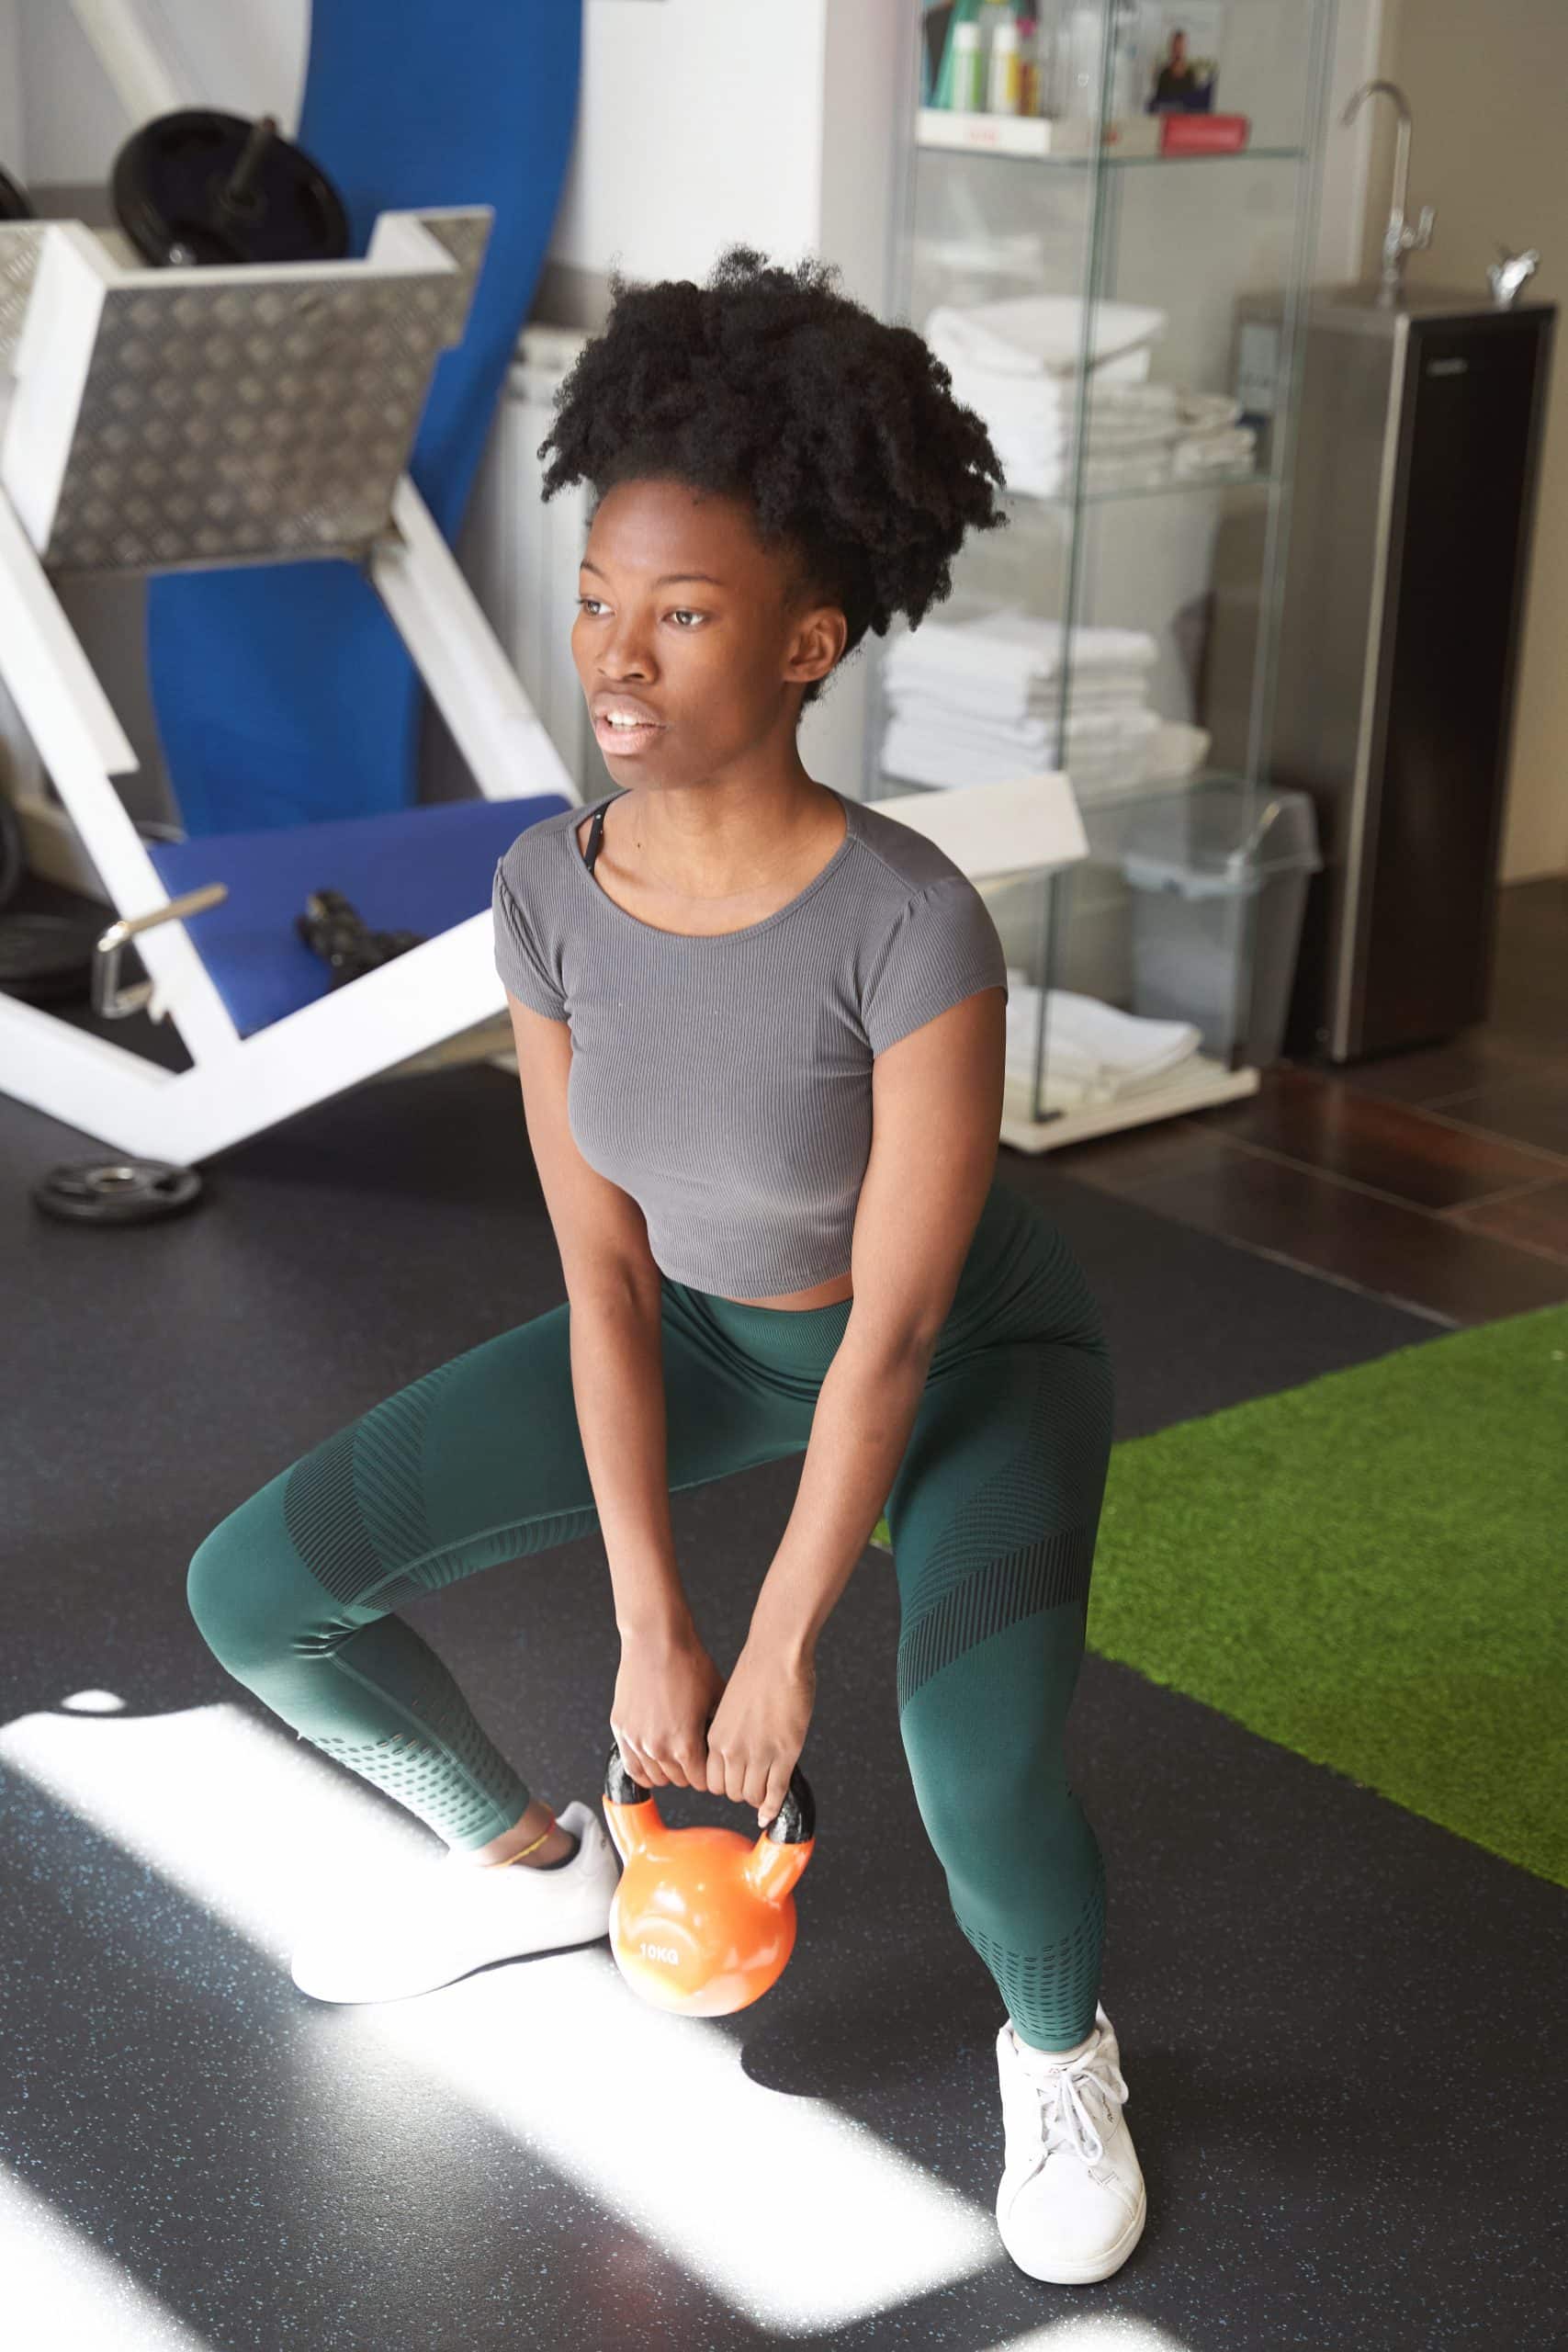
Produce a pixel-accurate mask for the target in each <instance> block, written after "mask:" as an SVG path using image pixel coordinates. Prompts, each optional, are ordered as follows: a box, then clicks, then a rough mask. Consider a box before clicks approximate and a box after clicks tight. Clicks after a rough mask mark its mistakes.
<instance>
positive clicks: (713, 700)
mask: <svg viewBox="0 0 1568 2352" xmlns="http://www.w3.org/2000/svg"><path fill="white" fill-rule="evenodd" d="M578 592H579V594H578V611H577V618H576V620H575V621H574V622H573V624H572V631H571V654H572V660H573V661H574V662H576V664H577V673H578V676H579V677H580V678H581V681H582V691H583V693H584V695H586V696H587V699H588V707H589V710H590V712H591V714H592V718H593V729H594V735H595V739H596V740H597V741H598V743H599V746H600V749H601V750H602V751H603V752H604V758H605V761H606V763H608V766H609V770H610V774H611V776H612V777H613V778H614V780H615V783H616V784H618V785H626V786H635V785H636V784H637V783H638V782H639V780H641V779H642V778H644V777H652V778H657V779H658V780H659V781H660V782H662V783H666V784H697V783H705V782H707V781H708V780H710V779H711V778H713V777H716V776H719V775H730V776H736V775H747V774H750V773H751V772H754V771H756V770H759V769H764V768H766V769H773V768H775V767H777V766H778V765H781V764H783V765H785V766H787V765H791V764H793V763H795V756H796V755H795V721H796V718H797V716H798V713H799V708H800V697H801V694H802V692H803V691H804V689H805V687H806V686H807V685H808V684H810V682H811V680H812V679H813V678H820V677H823V676H825V675H826V674H827V673H828V672H829V670H830V669H831V668H832V667H833V664H834V662H836V661H837V660H838V659H839V656H840V653H841V652H842V651H843V648H844V640H845V638H846V636H847V633H848V632H847V627H846V624H845V620H844V616H843V614H842V612H841V611H840V609H839V608H838V607H837V606H836V605H822V604H820V603H813V602H812V601H811V599H810V596H809V594H808V593H807V592H805V591H803V590H802V589H801V587H800V585H799V582H798V581H797V580H796V578H795V571H794V568H793V566H792V565H791V563H790V561H789V560H788V557H787V555H786V554H785V553H784V552H774V551H770V550H769V549H768V548H764V547H763V546H762V544H761V541H760V540H759V539H758V537H757V536H756V533H755V531H754V529H753V527H752V523H751V517H750V511H749V509H748V507H747V506H746V504H745V503H744V501H742V500H739V499H734V498H726V497H720V496H719V495H717V494H716V493H714V492H704V491H697V490H693V489H691V488H689V487H688V486H687V485H686V484H685V483H683V482H678V481H666V480H663V479H649V480H641V481H626V482H620V483H617V484H616V486H615V488H614V489H613V490H609V491H607V492H605V494H604V498H603V499H602V500H601V501H600V503H599V507H598V510H597V512H596V513H595V515H594V517H593V523H592V528H591V530H590V531H589V534H588V544H587V547H586V548H585V549H584V552H583V560H582V566H581V573H580V575H579V580H578ZM615 710H624V711H626V712H628V713H629V714H630V715H631V716H632V717H634V718H637V719H639V720H641V721H644V722H651V723H644V724H642V725H639V726H638V727H637V729H628V728H616V727H615V726H613V725H612V724H611V722H610V720H609V718H608V717H607V716H606V714H607V713H609V712H611V711H615Z"/></svg>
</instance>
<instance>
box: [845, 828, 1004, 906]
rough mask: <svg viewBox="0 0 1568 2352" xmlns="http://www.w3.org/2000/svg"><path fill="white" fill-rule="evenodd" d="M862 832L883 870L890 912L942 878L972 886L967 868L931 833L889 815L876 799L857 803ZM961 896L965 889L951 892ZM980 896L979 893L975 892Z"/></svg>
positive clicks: (877, 866)
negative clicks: (934, 840) (966, 872)
mask: <svg viewBox="0 0 1568 2352" xmlns="http://www.w3.org/2000/svg"><path fill="white" fill-rule="evenodd" d="M858 814H859V820H860V835H861V839H862V841H863V843H864V845H865V848H866V850H867V851H868V853H869V854H870V855H871V857H872V859H873V861H874V870H876V871H878V872H879V873H880V876H881V878H882V880H883V884H884V889H883V892H882V893H879V895H880V896H883V897H885V898H886V900H887V902H888V908H889V911H890V912H894V913H897V912H899V911H901V910H903V909H904V908H905V907H907V906H908V903H909V901H910V899H918V898H921V897H923V896H924V895H925V894H926V892H928V891H929V890H930V889H931V888H932V886H933V884H936V883H939V882H955V883H959V884H962V885H964V888H965V889H968V890H973V889H974V888H975V886H974V884H973V883H972V882H971V881H970V879H969V876H967V875H966V874H965V873H964V868H963V867H962V866H961V865H959V864H958V863H957V862H956V860H955V859H953V858H952V857H950V856H949V854H948V853H947V851H946V850H944V849H943V848H942V845H941V844H940V842H933V841H932V840H931V836H930V834H929V833H922V832H920V831H918V830H917V829H916V827H915V826H913V825H906V824H905V823H903V821H902V820H900V819H899V818H897V817H890V816H888V815H887V814H886V811H885V810H884V809H882V808H881V807H879V805H878V804H877V802H876V801H874V800H863V801H861V802H860V803H859V804H858ZM949 895H951V896H955V897H962V896H963V891H958V892H954V893H950V894H949ZM976 896H978V893H977V892H976Z"/></svg>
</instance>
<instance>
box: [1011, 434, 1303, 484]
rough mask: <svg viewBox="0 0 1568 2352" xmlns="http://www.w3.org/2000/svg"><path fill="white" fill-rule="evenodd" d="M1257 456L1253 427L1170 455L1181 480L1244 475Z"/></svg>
mask: <svg viewBox="0 0 1568 2352" xmlns="http://www.w3.org/2000/svg"><path fill="white" fill-rule="evenodd" d="M1257 454H1258V435H1257V434H1256V433H1254V432H1253V430H1252V428H1251V426H1250V425H1246V424H1236V425H1232V426H1230V427H1229V428H1228V429H1227V430H1225V431H1223V432H1219V433H1198V434H1194V435H1191V436H1190V438H1187V439H1183V440H1179V441H1178V442H1177V444H1176V446H1175V447H1174V448H1173V449H1172V450H1171V453H1170V465H1171V471H1172V473H1173V474H1174V475H1175V476H1176V478H1177V480H1178V481H1187V480H1190V477H1191V476H1192V475H1194V474H1205V473H1227V474H1228V473H1243V472H1245V471H1246V470H1247V469H1248V468H1249V467H1251V466H1252V465H1254V464H1255V463H1256V462H1257ZM999 455H1000V452H999V451H998V456H999Z"/></svg>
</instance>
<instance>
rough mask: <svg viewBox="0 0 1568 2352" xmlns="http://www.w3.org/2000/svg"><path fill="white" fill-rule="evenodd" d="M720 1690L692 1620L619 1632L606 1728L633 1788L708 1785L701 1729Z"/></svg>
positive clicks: (721, 1684) (719, 1677)
mask: <svg viewBox="0 0 1568 2352" xmlns="http://www.w3.org/2000/svg"><path fill="white" fill-rule="evenodd" d="M723 1691H724V1677H723V1675H722V1674H720V1672H719V1670H718V1668H717V1667H716V1666H715V1664H714V1662H713V1660H712V1658H711V1657H709V1656H708V1654H707V1651H706V1650H705V1648H704V1646H703V1642H702V1637H701V1635H700V1634H698V1633H697V1631H696V1628H695V1627H694V1626H690V1627H687V1628H685V1629H683V1630H682V1631H681V1632H679V1633H671V1634H626V1635H624V1636H623V1637H622V1641H621V1670H620V1672H619V1674H617V1676H616V1677H615V1703H614V1705H613V1706H612V1708H611V1710H610V1729H611V1731H612V1732H613V1733H614V1735H615V1738H616V1740H617V1741H618V1742H619V1744H620V1750H621V1758H622V1761H623V1762H624V1763H625V1765H626V1770H627V1771H628V1772H629V1773H630V1774H631V1776H632V1779H633V1780H634V1781H637V1783H638V1785H639V1786H640V1787H642V1788H645V1789H662V1788H668V1787H674V1788H678V1789H705V1788H706V1787H707V1786H708V1760H707V1758H708V1744H707V1727H708V1724H709V1723H710V1722H711V1721H712V1718H713V1713H714V1710H715V1708H716V1706H717V1705H718V1702H719V1699H720V1697H721V1695H722V1693H723Z"/></svg>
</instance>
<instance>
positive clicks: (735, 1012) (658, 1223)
mask: <svg viewBox="0 0 1568 2352" xmlns="http://www.w3.org/2000/svg"><path fill="white" fill-rule="evenodd" d="M829 789H831V786H829ZM618 797H619V795H618V793H615V792H609V793H606V794H605V795H604V798H603V799H602V800H594V801H591V802H589V803H587V804H585V805H584V806H583V807H581V808H571V809H559V810H558V811H557V813H556V814H555V815H554V816H551V817H545V818H543V819H541V820H540V821H539V822H538V823H537V824H535V825H530V826H529V828H528V830H527V831H525V832H523V833H520V834H519V835H518V837H517V839H516V840H515V841H514V842H513V844H512V846H511V848H510V849H508V850H507V851H506V852H505V854H504V855H502V857H501V858H500V859H499V860H498V861H497V864H496V869H495V882H494V889H493V894H492V895H493V912H494V918H495V967H496V970H497V971H498V972H499V973H500V975H501V978H502V980H503V981H504V982H505V984H506V986H507V988H508V989H510V990H511V991H512V993H513V996H515V997H516V998H518V1000H519V1001H521V1002H522V1003H524V1004H526V1005H531V1006H532V1007H533V1008H534V1010H535V1011H536V1012H543V1013H547V1014H548V1015H549V1016H550V1017H551V1018H552V1019H554V1020H557V1021H565V1022H567V1023H569V1025H570V1030H571V1046H572V1051H571V1071H570V1079H569V1080H568V1085H567V1116H568V1120H569V1123H570V1127H571V1133H572V1136H573V1139H574V1140H575V1142H576V1144H577V1148H578V1149H579V1150H580V1151H581V1154H582V1157H583V1158H584V1159H586V1160H587V1162H588V1164H589V1166H590V1167H591V1168H593V1169H596V1170H598V1172H599V1174H600V1175H602V1176H605V1177H607V1178H608V1179H609V1180H610V1182H612V1183H615V1184H618V1185H619V1186H620V1187H621V1189H622V1190H623V1192H626V1193H630V1194H631V1196H632V1198H633V1199H634V1200H635V1201H636V1202H637V1205H638V1207H639V1208H640V1209H641V1210H642V1213H643V1217H644V1220H645V1222H646V1225H647V1227H648V1238H649V1248H650V1250H651V1251H652V1254H653V1259H654V1262H655V1263H656V1264H657V1265H658V1267H659V1268H660V1272H663V1273H664V1274H665V1275H667V1276H668V1277H669V1278H670V1279H671V1280H672V1281H675V1282H681V1283H688V1284H690V1285H691V1286H692V1287H693V1288H694V1289H696V1290H704V1291H714V1292H716V1293H717V1294H718V1295H720V1296H722V1297H726V1298H772V1297H773V1296H775V1295H779V1294H782V1293H784V1292H785V1291H795V1290H807V1289H809V1288H812V1287H813V1286H815V1284H817V1283H825V1282H829V1281H831V1280H833V1279H834V1278H835V1277H836V1276H838V1275H840V1274H842V1273H845V1272H847V1271H848V1269H849V1264H850V1245H851V1239H852V1233H853V1227H854V1215H855V1204H856V1202H857V1201H858V1199H859V1197H860V1189H861V1184H862V1182H863V1178H864V1175H865V1169H866V1161H867V1159H868V1158H869V1156H870V1151H871V1066H872V1061H873V1059H874V1057H875V1056H876V1055H877V1054H880V1053H881V1052H883V1051H884V1049H885V1048H886V1046H892V1045H896V1044H897V1041H898V1039H899V1038H900V1037H905V1036H908V1034H909V1032H910V1031H911V1030H912V1029H918V1028H919V1027H920V1026H921V1024H922V1023H925V1022H927V1021H931V1020H933V1019H934V1018H935V1016H936V1015H937V1014H938V1013H939V1012H946V1010H947V1008H948V1007H949V1005H953V1004H957V1003H958V1002H959V1001H960V1000H961V999H962V998H964V997H966V996H971V995H973V994H974V992H975V991H976V989H988V988H999V989H1001V990H1002V991H1003V994H1004V996H1005V994H1006V991H1007V963H1006V958H1005V956H1004V954H1003V950H1002V943H1001V940H1000V938H999V937H998V933H997V927H996V925H995V923H994V922H992V921H991V917H990V913H989V911H988V910H987V906H986V902H985V900H984V899H982V898H981V896H980V894H979V892H978V891H977V890H976V888H975V886H974V884H973V883H972V882H971V881H970V879H969V877H968V876H967V875H966V874H964V871H963V869H962V868H961V867H960V866H958V865H954V863H953V860H952V858H950V857H949V856H948V854H947V853H946V851H945V850H942V849H940V848H939V847H938V846H937V844H936V842H932V841H930V840H928V839H927V837H926V835H925V834H924V833H919V832H917V831H915V829H914V828H913V826H911V825H905V824H900V823H899V822H898V820H897V819H896V818H893V817H886V816H884V815H883V814H882V813H881V811H880V810H879V809H878V808H877V806H876V804H875V802H874V801H870V802H863V801H858V800H852V799H849V798H847V797H845V796H844V795H843V794H842V793H835V794H834V798H835V799H837V800H839V801H840V802H841V804H842V806H843V809H844V812H845V816H846V818H847V820H848V826H849V830H848V831H847V832H846V833H845V835H844V838H843V840H842V841H841V842H840V844H839V847H838V848H837V849H836V850H835V851H834V853H833V854H832V856H831V857H830V858H829V861H828V863H827V865H825V866H824V867H823V868H822V871H821V873H820V874H818V876H817V878H816V880H815V881H813V882H808V883H807V886H806V888H805V889H804V890H803V891H801V893H800V895H799V896H798V898H795V899H791V900H790V902H789V904H788V906H786V907H781V908H780V909H779V910H778V912H777V913H776V914H772V915H769V916H768V917H766V919H765V920H764V921H763V922H754V923H749V924H748V925H747V926H746V928H745V929H744V930H743V931H732V932H728V933H723V934H721V935H720V936H718V937H716V938H708V939H694V938H692V937H689V936H688V935H687V934H686V933H680V932H667V931H660V930H657V929H655V927H654V926H653V925H652V924H650V923H645V922H640V921H639V920H638V919H637V917H636V916H635V915H630V914H628V913H627V912H626V909H625V908H624V907H620V906H617V905H616V903H615V900H614V899H612V898H611V897H610V895H609V893H608V892H607V891H606V890H605V889H604V888H603V887H602V886H601V885H600V884H599V883H598V882H597V881H595V879H594V877H593V876H592V873H591V872H590V871H589V869H588V866H587V864H586V863H585V861H584V858H583V854H582V851H581V848H580V846H579V844H578V842H577V839H576V835H575V831H574V828H575V827H577V826H579V825H581V823H582V821H583V820H584V818H586V817H588V816H590V815H592V814H593V813H594V812H595V811H596V810H598V809H607V808H608V807H609V805H610V803H611V801H612V800H615V799H616V798H618Z"/></svg>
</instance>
